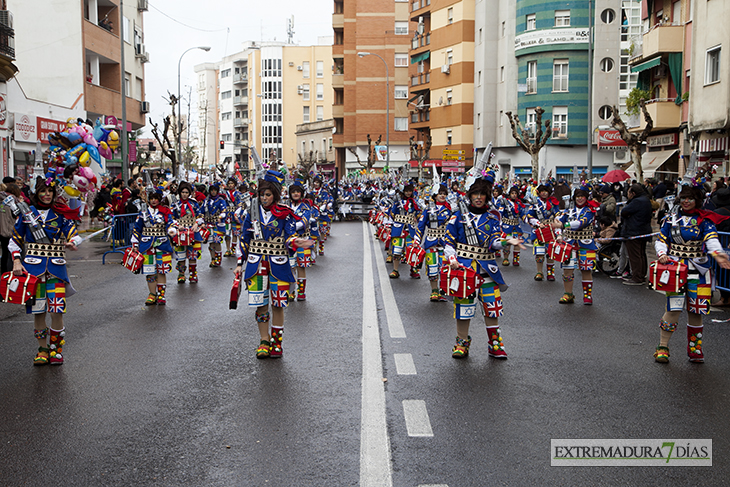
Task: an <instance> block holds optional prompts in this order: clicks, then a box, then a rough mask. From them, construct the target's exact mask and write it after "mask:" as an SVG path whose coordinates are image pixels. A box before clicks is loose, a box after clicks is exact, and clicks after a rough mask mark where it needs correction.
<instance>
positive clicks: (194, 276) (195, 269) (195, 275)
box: [190, 262, 198, 284]
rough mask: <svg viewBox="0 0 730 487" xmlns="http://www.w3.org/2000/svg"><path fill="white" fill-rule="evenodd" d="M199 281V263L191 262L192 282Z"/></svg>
mask: <svg viewBox="0 0 730 487" xmlns="http://www.w3.org/2000/svg"><path fill="white" fill-rule="evenodd" d="M195 282H198V264H193V263H192V262H191V263H190V283H191V284H192V283H195Z"/></svg>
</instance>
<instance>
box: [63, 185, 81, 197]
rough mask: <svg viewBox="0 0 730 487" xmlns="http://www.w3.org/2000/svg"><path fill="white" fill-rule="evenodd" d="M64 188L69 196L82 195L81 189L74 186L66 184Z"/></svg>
mask: <svg viewBox="0 0 730 487" xmlns="http://www.w3.org/2000/svg"><path fill="white" fill-rule="evenodd" d="M63 190H64V191H65V192H66V194H68V195H69V196H71V197H73V198H76V197H77V196H79V195H81V191H79V190H78V189H76V188H74V187H73V186H64V187H63Z"/></svg>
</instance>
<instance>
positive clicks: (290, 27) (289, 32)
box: [286, 15, 294, 44]
mask: <svg viewBox="0 0 730 487" xmlns="http://www.w3.org/2000/svg"><path fill="white" fill-rule="evenodd" d="M293 39H294V16H293V15H292V16H291V18H290V19H287V20H286V43H287V44H292V40H293Z"/></svg>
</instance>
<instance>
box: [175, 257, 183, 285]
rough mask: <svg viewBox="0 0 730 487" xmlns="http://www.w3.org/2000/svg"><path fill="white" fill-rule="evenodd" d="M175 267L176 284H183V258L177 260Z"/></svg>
mask: <svg viewBox="0 0 730 487" xmlns="http://www.w3.org/2000/svg"><path fill="white" fill-rule="evenodd" d="M175 269H177V272H178V274H177V283H178V284H185V261H184V260H178V261H177V265H176V266H175Z"/></svg>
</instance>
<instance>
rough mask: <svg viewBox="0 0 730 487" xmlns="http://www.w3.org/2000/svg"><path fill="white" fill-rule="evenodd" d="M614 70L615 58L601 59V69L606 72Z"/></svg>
mask: <svg viewBox="0 0 730 487" xmlns="http://www.w3.org/2000/svg"><path fill="white" fill-rule="evenodd" d="M611 70H613V59H611V58H610V57H605V58H603V59H601V71H603V72H604V73H610V72H611Z"/></svg>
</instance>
